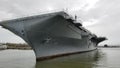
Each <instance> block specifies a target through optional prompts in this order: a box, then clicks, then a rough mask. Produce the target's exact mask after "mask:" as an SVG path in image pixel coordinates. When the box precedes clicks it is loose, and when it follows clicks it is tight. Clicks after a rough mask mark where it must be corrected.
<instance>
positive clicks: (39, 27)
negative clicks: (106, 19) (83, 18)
mask: <svg viewBox="0 0 120 68" xmlns="http://www.w3.org/2000/svg"><path fill="white" fill-rule="evenodd" d="M63 14H64V13H63V12H62V13H61V12H59V13H55V14H45V15H40V16H35V17H29V18H21V19H17V20H10V21H5V22H2V23H1V25H2V26H3V27H4V28H7V29H8V30H10V31H12V32H13V33H15V34H16V35H18V36H20V37H21V38H23V39H24V40H25V41H26V42H27V43H28V44H29V45H30V46H31V47H32V48H33V50H34V52H35V55H36V58H37V59H38V60H39V59H41V60H42V59H46V58H53V57H57V56H64V55H69V54H75V53H80V52H87V51H91V50H95V49H96V48H97V44H98V43H97V42H94V41H91V38H92V37H93V36H94V35H92V34H91V33H90V32H88V31H86V30H85V29H83V28H82V26H80V27H77V26H76V25H75V24H74V23H73V22H70V21H68V20H67V19H66V18H65V17H64V16H62V15H63Z"/></svg>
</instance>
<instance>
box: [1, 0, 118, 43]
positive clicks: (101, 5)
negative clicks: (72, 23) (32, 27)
mask: <svg viewBox="0 0 120 68" xmlns="http://www.w3.org/2000/svg"><path fill="white" fill-rule="evenodd" d="M61 10H64V11H66V12H67V13H68V14H70V15H71V16H73V17H74V16H75V15H77V21H80V22H82V24H83V26H84V27H85V28H87V29H88V30H90V31H91V32H92V33H94V34H96V35H97V36H105V37H107V38H108V40H107V41H104V42H102V43H101V44H115V45H116V44H120V42H119V40H120V38H119V35H120V23H119V22H120V19H119V18H120V0H0V21H3V20H9V19H14V18H21V17H26V16H32V15H39V14H43V13H48V12H55V11H61ZM0 42H12V43H13V42H14V43H24V41H23V40H22V39H21V38H20V37H18V36H16V35H15V34H13V33H12V32H10V31H8V30H6V29H3V28H2V27H0Z"/></svg>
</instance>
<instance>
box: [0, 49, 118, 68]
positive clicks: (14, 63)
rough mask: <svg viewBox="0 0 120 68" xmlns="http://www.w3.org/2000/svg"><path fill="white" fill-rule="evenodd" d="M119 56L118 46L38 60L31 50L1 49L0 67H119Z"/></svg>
mask: <svg viewBox="0 0 120 68" xmlns="http://www.w3.org/2000/svg"><path fill="white" fill-rule="evenodd" d="M119 58H120V48H101V49H98V50H96V51H91V52H86V53H81V54H75V55H70V56H64V57H59V58H55V59H50V60H45V61H39V62H36V61H35V55H34V52H33V51H32V50H3V51H0V68H120V59H119Z"/></svg>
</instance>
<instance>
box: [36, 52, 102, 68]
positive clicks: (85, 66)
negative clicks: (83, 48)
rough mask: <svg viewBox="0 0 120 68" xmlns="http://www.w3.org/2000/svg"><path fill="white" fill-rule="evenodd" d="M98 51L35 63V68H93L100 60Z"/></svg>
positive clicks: (100, 53) (100, 54) (100, 55)
mask: <svg viewBox="0 0 120 68" xmlns="http://www.w3.org/2000/svg"><path fill="white" fill-rule="evenodd" d="M102 55H103V53H102V52H101V51H100V50H95V51H91V52H86V53H81V54H76V55H70V56H66V57H60V58H55V59H51V60H46V61H39V62H36V68H93V67H96V64H97V62H98V61H99V60H100V59H101V57H102Z"/></svg>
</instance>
